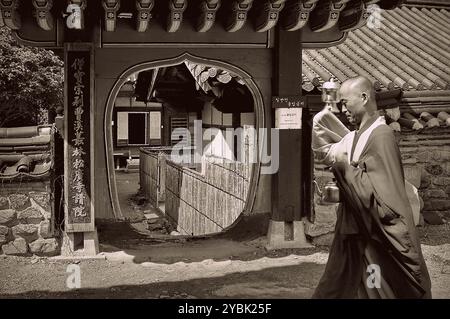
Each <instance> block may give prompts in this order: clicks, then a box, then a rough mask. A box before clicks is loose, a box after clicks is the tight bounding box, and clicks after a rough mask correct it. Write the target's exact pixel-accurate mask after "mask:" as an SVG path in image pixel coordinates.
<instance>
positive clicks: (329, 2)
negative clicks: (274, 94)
mask: <svg viewBox="0 0 450 319" xmlns="http://www.w3.org/2000/svg"><path fill="white" fill-rule="evenodd" d="M349 1H350V0H325V1H321V2H320V3H319V5H317V6H316V8H315V9H314V11H313V12H312V13H311V17H310V19H309V24H310V26H311V30H312V31H314V32H322V31H325V30H328V29H330V28H332V27H334V26H335V25H336V23H337V22H338V21H339V16H340V13H341V12H342V10H344V8H345V6H346V5H347V2H349Z"/></svg>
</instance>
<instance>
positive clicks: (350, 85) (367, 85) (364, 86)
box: [341, 76, 375, 99]
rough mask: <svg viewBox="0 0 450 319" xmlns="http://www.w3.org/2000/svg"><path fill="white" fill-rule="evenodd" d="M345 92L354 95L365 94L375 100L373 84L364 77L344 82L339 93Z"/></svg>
mask: <svg viewBox="0 0 450 319" xmlns="http://www.w3.org/2000/svg"><path fill="white" fill-rule="evenodd" d="M347 90H348V91H349V92H352V93H354V94H359V93H362V92H365V93H367V94H368V95H369V97H370V98H371V99H375V90H374V87H373V84H372V82H370V80H369V79H368V78H366V77H364V76H358V77H355V78H351V79H348V80H346V81H344V83H342V86H341V92H342V91H347Z"/></svg>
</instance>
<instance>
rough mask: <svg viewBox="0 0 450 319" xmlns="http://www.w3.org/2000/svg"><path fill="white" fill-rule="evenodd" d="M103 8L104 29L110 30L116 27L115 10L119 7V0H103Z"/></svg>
mask: <svg viewBox="0 0 450 319" xmlns="http://www.w3.org/2000/svg"><path fill="white" fill-rule="evenodd" d="M102 5H103V9H104V10H105V30H106V31H108V32H112V31H114V30H115V29H116V21H117V11H118V10H119V8H120V0H103V1H102Z"/></svg>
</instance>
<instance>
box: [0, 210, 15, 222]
mask: <svg viewBox="0 0 450 319" xmlns="http://www.w3.org/2000/svg"><path fill="white" fill-rule="evenodd" d="M14 224H17V214H16V211H15V210H14V209H3V210H0V225H6V226H12V225H14Z"/></svg>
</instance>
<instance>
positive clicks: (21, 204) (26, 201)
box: [9, 194, 31, 211]
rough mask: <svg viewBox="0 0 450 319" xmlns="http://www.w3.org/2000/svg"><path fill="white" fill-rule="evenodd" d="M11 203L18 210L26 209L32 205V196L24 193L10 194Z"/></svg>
mask: <svg viewBox="0 0 450 319" xmlns="http://www.w3.org/2000/svg"><path fill="white" fill-rule="evenodd" d="M9 204H10V207H11V208H12V209H15V210H17V211H21V210H24V209H26V208H28V207H30V206H31V202H30V198H29V197H28V196H27V195H24V194H12V195H9Z"/></svg>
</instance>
